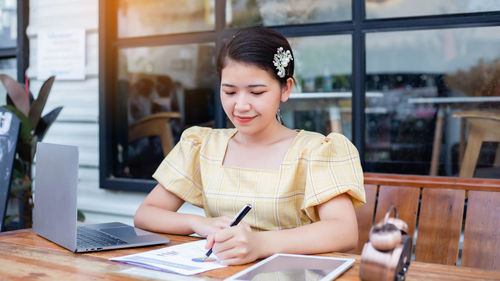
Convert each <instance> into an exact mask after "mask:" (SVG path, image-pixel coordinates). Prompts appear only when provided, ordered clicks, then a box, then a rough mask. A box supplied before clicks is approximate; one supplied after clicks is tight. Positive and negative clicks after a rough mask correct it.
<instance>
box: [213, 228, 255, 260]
mask: <svg viewBox="0 0 500 281" xmlns="http://www.w3.org/2000/svg"><path fill="white" fill-rule="evenodd" d="M210 247H212V248H213V253H214V254H215V255H216V256H217V258H219V259H220V260H221V262H222V263H223V264H227V265H236V264H246V263H249V262H252V261H255V260H256V259H258V258H259V256H260V253H259V248H260V245H259V241H258V235H257V232H252V229H251V228H250V226H249V225H248V224H246V223H244V222H241V223H239V224H238V225H237V226H233V227H228V228H225V229H222V230H219V231H216V232H214V233H212V234H210V235H208V237H207V245H206V248H207V249H209V248H210Z"/></svg>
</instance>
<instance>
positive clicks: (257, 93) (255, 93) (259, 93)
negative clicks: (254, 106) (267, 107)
mask: <svg viewBox="0 0 500 281" xmlns="http://www.w3.org/2000/svg"><path fill="white" fill-rule="evenodd" d="M263 93H264V92H252V94H254V95H261V94H263Z"/></svg>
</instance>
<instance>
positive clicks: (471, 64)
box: [365, 27, 500, 177]
mask: <svg viewBox="0 0 500 281" xmlns="http://www.w3.org/2000/svg"><path fill="white" fill-rule="evenodd" d="M499 44H500V27H485V28H467V29H444V30H425V31H405V32H387V33H370V34H367V37H366V46H367V47H366V67H367V77H366V89H367V91H368V92H370V91H380V92H382V93H383V97H382V98H380V99H367V100H366V112H367V115H366V155H365V159H366V161H367V163H368V167H369V168H368V169H369V170H371V171H378V172H395V173H414V174H432V175H438V174H439V175H448V176H451V175H457V174H458V171H459V167H460V164H461V156H462V155H463V153H464V151H463V150H464V147H465V138H466V137H467V136H468V134H469V130H468V129H467V127H464V126H463V125H462V123H461V121H462V120H461V118H458V117H453V115H454V114H455V115H456V114H458V113H461V112H465V111H469V110H475V111H478V112H490V111H492V110H495V109H499V108H500V87H499V86H498V81H499V80H500V63H499V62H500V49H498V48H497V46H498V45H499ZM497 146H498V145H497V144H496V143H485V144H484V145H483V146H482V149H481V152H480V153H481V154H480V157H479V162H478V168H479V169H477V173H476V176H481V175H480V174H481V168H488V167H491V166H492V164H493V161H494V158H495V154H496V150H497ZM433 155H434V156H433ZM483 170H487V169H483ZM497 170H498V169H497ZM484 176H485V177H499V176H500V175H498V174H491V173H490V174H487V175H486V174H485V175H484Z"/></svg>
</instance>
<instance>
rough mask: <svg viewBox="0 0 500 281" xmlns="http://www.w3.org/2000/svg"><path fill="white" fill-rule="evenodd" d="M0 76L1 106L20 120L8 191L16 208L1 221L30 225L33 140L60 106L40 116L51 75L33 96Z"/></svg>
mask: <svg viewBox="0 0 500 281" xmlns="http://www.w3.org/2000/svg"><path fill="white" fill-rule="evenodd" d="M0 80H1V82H2V84H3V86H4V87H5V89H6V91H7V104H6V105H4V106H3V107H4V108H6V109H8V110H9V111H11V112H12V113H13V114H15V115H16V116H17V117H18V118H19V119H20V120H21V129H20V133H19V138H18V143H17V149H16V156H15V159H14V163H13V173H12V183H11V188H10V194H9V202H12V201H17V203H18V207H19V208H18V209H19V212H18V213H17V214H13V215H9V216H7V218H6V219H5V223H4V224H5V225H6V226H8V225H9V223H11V222H13V221H14V220H15V219H16V218H17V219H18V220H19V223H18V224H17V226H14V227H7V229H8V228H24V227H31V225H32V220H31V219H32V209H33V194H32V182H33V178H32V171H31V168H32V165H33V159H34V157H35V152H36V151H35V150H36V143H37V142H39V141H42V140H43V138H44V136H45V135H46V133H47V131H48V129H49V128H50V126H51V125H52V124H53V123H54V121H55V120H56V118H57V116H58V115H59V113H61V110H62V108H63V107H62V106H59V107H56V108H55V109H53V110H52V111H50V112H49V113H47V114H46V115H44V116H43V117H42V111H43V109H44V107H45V104H46V103H47V99H48V97H49V94H50V90H51V89H52V85H53V84H54V80H55V77H54V76H51V77H50V78H48V79H47V80H46V81H45V82H44V83H43V84H42V87H41V88H40V91H39V92H38V96H37V97H36V99H34V98H33V96H32V95H31V93H30V92H29V91H27V90H25V89H24V88H23V86H22V85H21V84H19V83H18V82H17V81H16V80H14V79H12V78H11V77H9V76H8V75H5V74H0ZM78 217H79V220H83V214H82V213H81V212H79V216H78Z"/></svg>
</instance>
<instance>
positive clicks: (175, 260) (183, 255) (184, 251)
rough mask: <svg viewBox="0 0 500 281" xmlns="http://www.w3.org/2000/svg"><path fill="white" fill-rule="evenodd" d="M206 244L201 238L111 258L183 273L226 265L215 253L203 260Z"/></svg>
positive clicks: (188, 273)
mask: <svg viewBox="0 0 500 281" xmlns="http://www.w3.org/2000/svg"><path fill="white" fill-rule="evenodd" d="M205 244H206V240H199V241H195V242H189V243H183V244H180V245H175V246H170V247H165V248H161V249H157V250H152V251H147V252H142V253H138V254H133V255H127V256H121V257H116V258H111V259H109V260H111V261H118V262H124V263H129V264H135V265H140V266H143V267H147V268H151V269H156V270H163V271H168V272H175V273H179V274H183V275H193V274H198V273H201V272H205V271H208V270H213V269H217V268H223V267H226V265H223V264H221V263H220V261H219V260H217V259H216V258H215V255H211V256H210V258H209V259H207V261H204V260H203V259H204V258H205V253H206V252H207V250H206V249H205Z"/></svg>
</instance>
